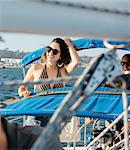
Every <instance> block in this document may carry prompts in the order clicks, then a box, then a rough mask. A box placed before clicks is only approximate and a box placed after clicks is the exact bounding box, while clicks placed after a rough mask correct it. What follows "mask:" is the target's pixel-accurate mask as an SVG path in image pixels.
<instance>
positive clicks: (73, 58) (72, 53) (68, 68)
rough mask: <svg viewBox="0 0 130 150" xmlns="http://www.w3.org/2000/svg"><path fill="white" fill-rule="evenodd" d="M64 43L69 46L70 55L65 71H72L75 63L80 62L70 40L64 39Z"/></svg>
mask: <svg viewBox="0 0 130 150" xmlns="http://www.w3.org/2000/svg"><path fill="white" fill-rule="evenodd" d="M64 41H65V43H66V44H67V46H68V47H69V53H70V57H71V62H70V63H69V64H68V65H66V66H65V68H66V71H67V72H68V73H70V72H72V71H73V70H74V69H75V67H76V66H77V65H79V64H80V58H79V56H78V54H77V51H76V48H75V46H74V44H73V43H72V42H71V40H70V39H64Z"/></svg>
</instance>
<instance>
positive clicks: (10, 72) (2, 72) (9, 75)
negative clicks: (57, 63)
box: [0, 67, 83, 101]
mask: <svg viewBox="0 0 130 150" xmlns="http://www.w3.org/2000/svg"><path fill="white" fill-rule="evenodd" d="M82 71H83V68H82V67H78V68H77V69H75V70H74V71H73V72H72V73H71V74H70V75H72V76H77V75H80V74H81V72H82ZM17 80H18V81H19V80H20V81H22V80H23V70H22V69H21V68H0V82H3V81H6V82H7V81H17ZM18 87H19V86H0V101H3V100H7V99H9V98H12V97H18Z"/></svg>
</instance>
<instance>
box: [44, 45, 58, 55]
mask: <svg viewBox="0 0 130 150" xmlns="http://www.w3.org/2000/svg"><path fill="white" fill-rule="evenodd" d="M51 51H52V53H53V55H57V54H58V53H59V51H58V50H57V49H53V48H51V47H50V46H47V47H46V52H48V53H50V52H51Z"/></svg>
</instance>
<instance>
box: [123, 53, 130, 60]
mask: <svg viewBox="0 0 130 150" xmlns="http://www.w3.org/2000/svg"><path fill="white" fill-rule="evenodd" d="M123 58H127V60H128V62H130V54H125V55H124V56H123V57H122V58H121V60H122V59H123Z"/></svg>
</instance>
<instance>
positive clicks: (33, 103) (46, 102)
mask: <svg viewBox="0 0 130 150" xmlns="http://www.w3.org/2000/svg"><path fill="white" fill-rule="evenodd" d="M67 90H68V91H69V90H70V91H71V88H70V87H69V88H60V89H54V92H56V91H58V92H59V94H56V93H55V94H53V95H43V96H34V97H30V98H27V99H26V100H21V101H19V102H16V103H12V104H8V105H7V106H6V107H5V108H3V109H1V111H0V115H4V116H12V115H52V114H53V113H54V112H55V110H56V109H57V107H58V106H59V105H60V104H61V102H62V100H63V99H64V97H65V96H66V93H61V94H60V91H61V92H63V91H67ZM97 91H104V92H105V91H106V92H113V93H116V92H121V90H120V89H118V90H114V89H110V88H107V87H100V88H98V89H97ZM46 92H47V91H46ZM128 92H130V91H128ZM122 101H123V100H122V96H121V95H110V94H97V93H94V94H93V95H92V96H90V97H89V98H88V99H87V100H86V101H85V102H84V104H83V105H82V106H81V108H80V109H79V110H78V111H77V112H76V116H80V117H93V118H104V119H115V118H116V117H117V116H118V115H119V114H121V113H122V111H123V104H122ZM128 105H130V97H128ZM101 108H102V109H101Z"/></svg>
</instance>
